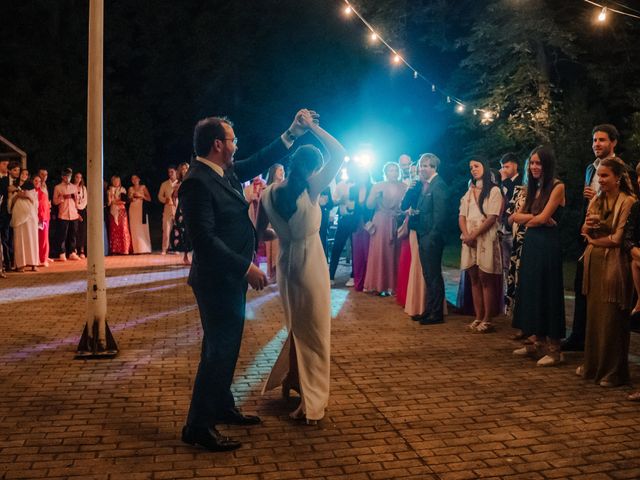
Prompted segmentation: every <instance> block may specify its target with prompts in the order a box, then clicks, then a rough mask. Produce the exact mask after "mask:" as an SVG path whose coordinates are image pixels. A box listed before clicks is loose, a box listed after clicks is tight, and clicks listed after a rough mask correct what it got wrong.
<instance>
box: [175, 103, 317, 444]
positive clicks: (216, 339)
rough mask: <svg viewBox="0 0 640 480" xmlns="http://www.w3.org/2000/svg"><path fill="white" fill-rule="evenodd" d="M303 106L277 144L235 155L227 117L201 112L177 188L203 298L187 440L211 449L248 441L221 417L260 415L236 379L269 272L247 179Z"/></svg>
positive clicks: (274, 156)
mask: <svg viewBox="0 0 640 480" xmlns="http://www.w3.org/2000/svg"><path fill="white" fill-rule="evenodd" d="M306 117H309V118H315V117H316V114H315V112H312V111H309V110H306V109H303V110H300V111H299V112H298V113H297V114H296V117H295V119H294V120H293V123H292V124H291V126H290V127H289V128H288V129H287V131H286V132H285V133H283V134H282V135H281V136H280V137H279V138H276V139H275V140H274V141H273V142H272V143H271V144H270V145H268V146H266V147H265V148H263V149H262V150H260V151H259V152H257V153H255V154H254V155H252V156H250V157H249V158H247V159H246V160H239V161H237V162H234V159H233V156H234V154H235V153H236V150H237V146H236V145H237V142H238V139H237V137H236V136H235V133H234V131H233V124H232V123H231V121H230V120H228V119H227V118H224V117H208V118H205V119H203V120H200V121H199V122H198V123H197V124H196V126H195V130H194V134H193V147H194V151H195V153H196V155H197V157H196V160H195V161H194V162H193V163H192V164H191V168H190V169H189V173H188V174H187V176H186V178H185V180H184V181H183V182H182V185H181V186H180V190H179V192H178V196H179V201H180V206H181V207H182V210H183V214H184V220H185V224H186V228H187V233H188V235H189V238H190V239H191V241H192V243H193V252H194V253H193V262H192V265H191V271H190V272H189V280H188V283H189V285H190V286H191V288H192V289H193V293H194V295H195V297H196V301H197V303H198V309H199V311H200V319H201V322H202V329H203V331H204V336H203V339H202V353H201V357H200V365H199V366H198V372H197V374H196V378H195V381H194V385H193V396H192V398H191V406H190V407H189V414H188V416H187V423H186V425H185V426H184V428H183V429H182V441H183V442H185V443H188V444H191V445H195V444H199V445H201V446H203V447H204V448H206V449H207V450H210V451H227V450H235V449H236V448H239V447H240V446H241V443H240V442H238V441H235V440H232V439H230V438H228V437H225V436H223V435H221V434H220V433H219V432H218V430H217V429H216V425H218V424H227V425H255V424H258V423H260V419H259V418H258V417H256V416H253V415H243V414H242V413H240V411H239V410H238V409H237V408H236V407H235V402H234V398H233V394H232V393H231V382H232V380H233V371H234V369H235V366H236V362H237V360H238V352H239V350H240V341H241V338H242V329H243V326H244V315H245V303H246V293H247V284H249V285H251V286H252V287H253V288H254V289H256V290H261V289H262V288H264V286H265V285H266V284H267V278H266V275H265V274H264V273H263V272H262V270H260V269H259V268H258V267H257V266H255V265H254V264H253V263H251V260H252V258H253V254H254V251H255V245H256V241H255V234H256V232H255V230H254V227H253V224H252V223H251V220H250V218H249V215H248V207H249V205H248V204H247V202H246V200H245V199H244V196H243V194H242V187H241V184H240V182H243V181H246V180H250V179H252V178H253V177H255V176H257V175H258V174H260V173H261V172H263V171H265V170H267V169H268V168H269V167H270V166H271V165H273V164H274V163H276V162H278V161H280V159H281V158H282V157H284V156H286V155H287V153H288V150H289V148H291V146H292V145H293V142H294V141H295V140H296V138H297V137H299V136H301V135H303V134H304V133H305V132H306V130H307V128H306V127H304V122H303V119H305V118H306Z"/></svg>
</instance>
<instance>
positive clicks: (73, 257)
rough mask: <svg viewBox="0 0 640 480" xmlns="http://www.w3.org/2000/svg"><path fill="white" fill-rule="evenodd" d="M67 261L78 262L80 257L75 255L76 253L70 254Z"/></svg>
mask: <svg viewBox="0 0 640 480" xmlns="http://www.w3.org/2000/svg"><path fill="white" fill-rule="evenodd" d="M69 260H80V257H79V256H78V255H76V252H72V253H71V254H70V255H69Z"/></svg>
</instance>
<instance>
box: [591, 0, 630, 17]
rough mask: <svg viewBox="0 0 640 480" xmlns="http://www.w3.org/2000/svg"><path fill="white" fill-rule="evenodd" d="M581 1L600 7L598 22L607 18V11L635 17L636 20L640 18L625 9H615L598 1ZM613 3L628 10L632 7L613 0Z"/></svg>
mask: <svg viewBox="0 0 640 480" xmlns="http://www.w3.org/2000/svg"><path fill="white" fill-rule="evenodd" d="M582 1H583V2H585V3H588V4H589V5H593V6H594V7H598V8H600V9H601V10H600V14H599V15H598V21H600V22H604V21H605V20H606V19H607V14H608V13H609V12H613V13H617V14H619V15H625V16H627V17H631V18H635V19H637V20H640V15H635V14H633V13H629V12H625V11H622V10H616V9H615V8H611V7H607V6H605V5H602V4H600V3H598V2H594V1H592V0H582ZM615 3H617V4H618V5H620V6H621V7H623V8H626V9H628V10H633V9H632V8H630V7H627V6H625V5H623V4H621V3H619V2H615ZM634 11H635V10H634Z"/></svg>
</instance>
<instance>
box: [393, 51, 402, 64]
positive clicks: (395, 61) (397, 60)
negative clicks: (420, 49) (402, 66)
mask: <svg viewBox="0 0 640 480" xmlns="http://www.w3.org/2000/svg"><path fill="white" fill-rule="evenodd" d="M401 60H402V59H401V58H400V55H398V54H397V53H396V54H395V55H394V56H393V63H396V64H397V63H400V61H401Z"/></svg>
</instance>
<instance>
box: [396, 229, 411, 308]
mask: <svg viewBox="0 0 640 480" xmlns="http://www.w3.org/2000/svg"><path fill="white" fill-rule="evenodd" d="M410 270H411V246H410V244H409V237H408V236H407V237H405V238H403V239H402V241H401V243H400V259H399V260H398V278H397V280H396V303H397V304H398V305H401V306H402V307H404V305H405V303H407V287H408V286H409V271H410Z"/></svg>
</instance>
